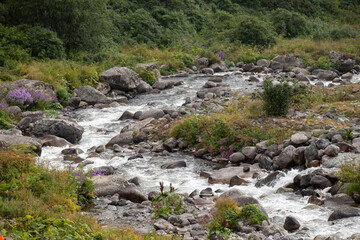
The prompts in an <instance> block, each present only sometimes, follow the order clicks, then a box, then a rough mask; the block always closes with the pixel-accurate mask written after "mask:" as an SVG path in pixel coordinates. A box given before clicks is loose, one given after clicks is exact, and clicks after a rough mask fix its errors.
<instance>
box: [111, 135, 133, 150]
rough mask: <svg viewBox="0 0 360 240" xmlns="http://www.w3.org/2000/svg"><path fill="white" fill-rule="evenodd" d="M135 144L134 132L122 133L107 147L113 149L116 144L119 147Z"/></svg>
mask: <svg viewBox="0 0 360 240" xmlns="http://www.w3.org/2000/svg"><path fill="white" fill-rule="evenodd" d="M132 142H133V133H132V132H125V133H120V134H119V135H116V136H115V137H113V138H112V139H111V140H110V141H109V142H108V143H107V144H106V147H107V148H109V147H112V146H113V145H114V144H117V145H119V146H124V145H128V144H131V143H132Z"/></svg>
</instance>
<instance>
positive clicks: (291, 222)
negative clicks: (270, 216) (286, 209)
mask: <svg viewBox="0 0 360 240" xmlns="http://www.w3.org/2000/svg"><path fill="white" fill-rule="evenodd" d="M284 228H285V229H286V230H288V231H295V230H298V229H299V228H300V223H299V221H298V220H297V219H296V218H295V217H292V216H287V217H286V219H285V223H284Z"/></svg>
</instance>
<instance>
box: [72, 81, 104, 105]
mask: <svg viewBox="0 0 360 240" xmlns="http://www.w3.org/2000/svg"><path fill="white" fill-rule="evenodd" d="M74 94H75V96H76V97H79V98H80V99H81V101H84V102H86V103H88V104H90V105H94V104H96V103H105V102H106V101H107V97H106V96H105V95H104V94H102V93H101V92H100V91H99V90H96V89H95V88H93V87H90V86H83V87H79V88H77V89H75V90H74Z"/></svg>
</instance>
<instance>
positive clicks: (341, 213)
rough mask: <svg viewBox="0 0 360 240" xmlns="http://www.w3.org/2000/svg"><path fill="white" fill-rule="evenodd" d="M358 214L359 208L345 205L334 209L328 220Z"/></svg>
mask: <svg viewBox="0 0 360 240" xmlns="http://www.w3.org/2000/svg"><path fill="white" fill-rule="evenodd" d="M358 216H360V208H356V207H345V208H339V209H337V210H335V211H334V212H333V213H332V214H331V215H330V216H329V219H328V220H329V221H335V220H338V219H343V218H350V217H358Z"/></svg>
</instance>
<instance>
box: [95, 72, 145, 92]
mask: <svg viewBox="0 0 360 240" xmlns="http://www.w3.org/2000/svg"><path fill="white" fill-rule="evenodd" d="M100 80H101V81H104V82H107V83H109V85H110V87H111V89H118V90H122V91H132V90H135V89H136V87H137V86H139V85H140V83H142V82H143V81H142V80H141V78H140V77H139V75H138V74H137V73H136V72H134V71H133V70H131V69H129V68H126V67H113V68H110V69H109V70H107V71H105V72H103V73H101V74H100Z"/></svg>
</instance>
